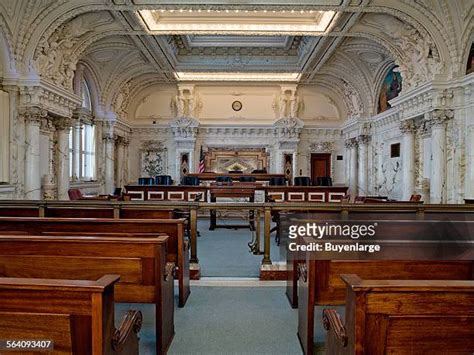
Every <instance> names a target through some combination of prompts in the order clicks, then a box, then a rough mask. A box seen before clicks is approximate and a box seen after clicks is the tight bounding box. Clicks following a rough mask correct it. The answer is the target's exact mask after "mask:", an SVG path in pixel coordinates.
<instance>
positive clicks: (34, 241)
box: [0, 235, 174, 354]
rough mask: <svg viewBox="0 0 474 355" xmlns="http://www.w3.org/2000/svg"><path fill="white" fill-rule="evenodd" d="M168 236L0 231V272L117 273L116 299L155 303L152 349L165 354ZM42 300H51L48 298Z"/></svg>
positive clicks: (169, 325)
mask: <svg viewBox="0 0 474 355" xmlns="http://www.w3.org/2000/svg"><path fill="white" fill-rule="evenodd" d="M167 239H168V237H167V236H161V237H157V238H152V237H148V238H137V237H134V238H125V237H121V238H117V237H63V236H32V235H29V236H11V235H10V236H3V235H0V277H21V278H40V279H43V278H45V279H71V280H96V279H98V278H99V277H101V276H103V275H106V274H118V275H120V282H118V283H117V285H116V287H115V295H114V298H115V300H116V301H117V302H124V303H151V304H154V305H155V318H156V353H157V354H165V353H166V351H167V349H168V347H169V345H170V344H171V341H172V339H173V336H174V285H173V269H174V265H173V263H167V260H166V246H167ZM36 299H38V298H36ZM43 300H44V302H43ZM53 300H54V298H53ZM41 302H42V303H45V304H47V303H51V302H49V300H48V297H45V298H44V299H43V298H41ZM70 302H71V301H70ZM52 304H53V305H54V302H53V303H52ZM73 305H74V306H76V307H78V308H80V306H81V305H82V303H81V302H77V301H74V302H73ZM0 309H1V306H0ZM0 318H1V317H0Z"/></svg>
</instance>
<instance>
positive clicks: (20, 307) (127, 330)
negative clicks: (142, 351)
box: [0, 275, 142, 355]
mask: <svg viewBox="0 0 474 355" xmlns="http://www.w3.org/2000/svg"><path fill="white" fill-rule="evenodd" d="M118 280H119V276H118V275H105V276H103V277H101V278H100V279H99V280H97V281H84V280H58V279H55V280H51V279H28V278H5V277H1V278H0V339H25V340H26V339H28V340H31V339H45V340H48V341H51V342H52V347H54V353H55V354H123V355H133V354H138V332H139V331H140V328H141V324H142V315H141V313H140V312H139V311H128V313H127V314H126V315H125V316H124V317H123V318H122V321H121V322H120V326H119V328H118V329H115V328H114V324H115V321H114V318H115V317H114V285H115V283H116V282H117V281H118Z"/></svg>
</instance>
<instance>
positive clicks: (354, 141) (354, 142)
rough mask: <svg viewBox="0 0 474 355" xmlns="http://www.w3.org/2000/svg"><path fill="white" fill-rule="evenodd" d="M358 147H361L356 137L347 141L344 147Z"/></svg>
mask: <svg viewBox="0 0 474 355" xmlns="http://www.w3.org/2000/svg"><path fill="white" fill-rule="evenodd" d="M358 145H359V142H358V140H357V138H355V137H354V138H349V139H346V141H345V142H344V146H345V147H346V148H347V149H353V148H357V146H358Z"/></svg>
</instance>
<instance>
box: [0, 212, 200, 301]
mask: <svg viewBox="0 0 474 355" xmlns="http://www.w3.org/2000/svg"><path fill="white" fill-rule="evenodd" d="M2 231H8V232H11V231H21V232H27V233H29V234H44V233H46V234H49V233H51V232H55V233H59V232H64V233H68V234H69V235H91V233H92V234H94V233H98V234H100V233H105V234H103V235H102V236H106V235H107V234H108V233H117V232H120V233H125V234H129V235H130V234H131V235H133V234H136V233H139V234H142V236H143V233H146V234H148V233H155V234H156V235H159V234H160V233H163V234H166V235H168V236H169V238H168V246H167V258H168V261H170V262H173V263H174V264H175V265H176V267H177V269H176V277H177V279H178V284H179V304H178V305H179V307H183V306H184V305H185V304H186V301H187V299H188V297H189V294H190V292H191V291H190V286H189V244H188V243H187V242H186V241H185V239H184V219H118V220H116V219H103V218H35V217H18V218H15V217H0V233H1V232H2ZM124 236H126V235H124Z"/></svg>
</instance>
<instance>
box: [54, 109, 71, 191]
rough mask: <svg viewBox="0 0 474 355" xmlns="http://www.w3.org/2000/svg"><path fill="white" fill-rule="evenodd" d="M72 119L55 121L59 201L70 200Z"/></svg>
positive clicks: (62, 118) (63, 118) (66, 118)
mask: <svg viewBox="0 0 474 355" xmlns="http://www.w3.org/2000/svg"><path fill="white" fill-rule="evenodd" d="M71 124H72V121H71V118H69V117H60V118H56V119H55V120H54V125H55V126H56V136H57V146H56V182H57V186H58V200H68V199H69V196H68V190H69V131H70V129H71Z"/></svg>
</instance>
